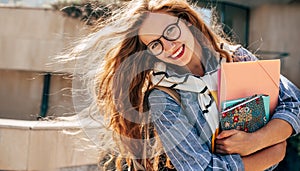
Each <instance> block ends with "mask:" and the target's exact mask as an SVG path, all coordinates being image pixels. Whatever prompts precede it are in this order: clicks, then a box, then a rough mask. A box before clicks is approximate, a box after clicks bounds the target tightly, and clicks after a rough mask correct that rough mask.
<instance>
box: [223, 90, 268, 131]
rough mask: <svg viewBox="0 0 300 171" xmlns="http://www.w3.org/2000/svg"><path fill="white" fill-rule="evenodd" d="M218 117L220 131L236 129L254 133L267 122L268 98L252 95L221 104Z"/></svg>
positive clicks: (266, 96)
mask: <svg viewBox="0 0 300 171" xmlns="http://www.w3.org/2000/svg"><path fill="white" fill-rule="evenodd" d="M222 107H223V109H224V110H223V111H222V112H221V115H220V123H221V129H222V130H230V129H238V130H242V131H245V132H254V131H256V130H258V129H259V128H261V127H263V126H264V125H265V124H266V123H267V122H268V120H269V108H270V96H268V95H263V94H262V95H254V96H251V97H248V98H241V99H236V100H229V101H226V102H224V103H222Z"/></svg>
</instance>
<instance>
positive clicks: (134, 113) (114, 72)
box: [73, 0, 231, 170]
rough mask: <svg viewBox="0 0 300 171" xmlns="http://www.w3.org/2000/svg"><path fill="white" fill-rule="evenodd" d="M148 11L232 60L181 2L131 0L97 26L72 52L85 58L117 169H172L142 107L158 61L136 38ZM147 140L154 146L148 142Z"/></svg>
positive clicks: (91, 87) (192, 11) (88, 76)
mask: <svg viewBox="0 0 300 171" xmlns="http://www.w3.org/2000/svg"><path fill="white" fill-rule="evenodd" d="M150 12H154V13H155V12H160V13H166V14H170V15H172V16H177V17H178V16H180V17H181V18H182V19H184V20H186V21H187V22H189V23H191V24H192V25H193V26H194V27H191V28H190V29H191V32H192V34H193V35H194V36H195V38H196V39H197V40H198V41H199V42H201V40H199V39H200V37H203V36H201V35H204V36H205V38H206V39H207V40H208V41H209V43H210V44H211V45H212V47H213V48H214V50H215V51H216V52H218V53H219V54H220V56H221V57H224V58H226V59H227V61H231V57H230V55H229V54H228V53H227V52H226V51H224V50H222V49H220V47H219V43H221V42H224V39H222V38H221V37H220V36H218V35H217V34H215V32H214V31H212V30H211V29H210V27H208V26H207V25H206V24H205V23H204V21H203V20H202V18H201V15H200V14H199V13H197V12H196V11H195V10H194V8H193V7H192V6H191V5H190V4H189V3H188V2H186V1H184V0H133V1H131V2H129V3H128V4H126V6H124V7H122V8H120V9H119V10H117V11H115V13H114V14H113V15H112V17H111V18H110V19H108V20H105V21H102V22H101V23H99V24H98V25H97V26H96V28H95V30H94V32H93V33H92V34H90V35H89V36H88V37H87V38H86V39H85V40H84V41H83V43H82V44H81V45H80V46H78V48H77V49H76V50H75V51H74V52H73V53H74V54H76V55H77V56H83V57H84V59H88V60H87V62H86V63H85V65H84V66H82V67H83V68H88V69H87V74H86V78H85V79H86V81H87V84H89V86H90V91H91V93H92V95H93V96H94V97H95V98H94V101H96V102H95V103H94V105H95V106H94V107H93V109H96V110H99V111H100V114H102V115H103V116H104V118H105V119H107V120H108V123H109V127H110V129H111V130H112V132H113V137H114V141H115V143H116V144H117V147H118V149H119V152H118V157H117V159H116V160H114V163H115V166H116V168H117V170H122V169H124V165H125V166H126V167H127V168H129V167H132V168H134V170H140V169H141V168H144V169H146V170H159V169H160V168H161V167H165V168H172V166H171V164H170V162H169V160H168V158H167V157H166V155H165V154H164V153H163V150H162V148H161V144H160V142H159V138H156V137H157V136H156V131H155V129H154V127H153V125H152V124H151V122H149V117H151V116H149V113H148V112H147V110H146V109H145V105H144V101H145V99H144V97H145V94H146V93H147V92H148V91H149V89H151V88H152V86H153V85H152V83H151V81H150V74H151V72H152V69H153V66H154V64H155V62H157V61H158V59H156V58H155V57H154V56H152V55H150V54H148V53H147V52H146V46H145V45H144V44H143V43H142V42H141V40H140V38H139V36H138V31H139V28H140V26H141V24H142V23H143V21H144V20H145V19H146V17H147V16H148V14H149V13H150ZM93 70H95V71H93ZM147 138H148V139H151V138H155V141H151V142H146V139H147ZM145 144H147V145H145ZM149 146H151V147H152V148H154V150H152V153H153V154H151V155H149V154H146V153H147V152H146V151H149V150H148V148H149Z"/></svg>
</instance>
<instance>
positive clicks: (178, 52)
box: [170, 44, 185, 59]
mask: <svg viewBox="0 0 300 171" xmlns="http://www.w3.org/2000/svg"><path fill="white" fill-rule="evenodd" d="M184 51H185V46H184V44H183V45H182V46H181V47H180V48H178V49H177V50H176V51H175V52H174V53H173V55H171V56H170V58H172V59H178V58H180V57H182V55H183V54H184Z"/></svg>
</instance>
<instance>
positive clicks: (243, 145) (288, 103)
mask: <svg viewBox="0 0 300 171" xmlns="http://www.w3.org/2000/svg"><path fill="white" fill-rule="evenodd" d="M299 98H300V91H299V89H298V88H297V87H296V86H295V85H293V84H292V83H291V82H290V81H288V80H287V79H286V78H285V77H283V76H282V77H281V80H280V92H279V100H278V106H277V108H276V109H275V113H274V115H273V116H272V119H271V121H270V122H268V124H267V125H266V126H264V127H263V128H261V129H259V130H258V131H256V132H254V133H245V132H242V131H237V130H229V131H223V132H221V133H220V134H219V136H218V137H217V140H216V152H218V153H225V154H231V153H238V154H241V155H242V156H245V155H249V154H252V153H254V152H256V151H258V150H261V149H263V148H266V147H268V146H271V145H273V144H277V143H279V142H282V141H285V140H286V139H287V138H288V137H289V136H291V135H292V133H294V134H298V133H299V132H300V99H299Z"/></svg>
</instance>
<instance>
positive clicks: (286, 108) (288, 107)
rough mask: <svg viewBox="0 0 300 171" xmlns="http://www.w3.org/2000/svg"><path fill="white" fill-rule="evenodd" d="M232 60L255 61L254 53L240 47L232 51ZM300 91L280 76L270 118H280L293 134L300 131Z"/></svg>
mask: <svg viewBox="0 0 300 171" xmlns="http://www.w3.org/2000/svg"><path fill="white" fill-rule="evenodd" d="M233 54H234V55H233V58H234V61H238V62H243V61H256V60H258V59H257V57H256V56H255V55H253V54H252V53H251V52H249V51H248V50H247V49H245V48H243V47H240V48H238V49H237V50H236V51H235V52H234V53H233ZM299 101H300V92H299V89H298V88H297V87H296V86H295V85H294V84H293V83H292V82H291V81H289V80H288V79H286V78H285V77H284V76H282V75H281V76H280V84H279V97H278V106H277V107H276V109H275V112H274V115H273V116H272V119H275V118H276V119H282V120H285V121H286V122H288V123H289V124H290V125H291V126H292V127H293V129H294V132H293V133H294V135H296V134H298V133H299V132H300V109H299V108H300V102H299Z"/></svg>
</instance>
